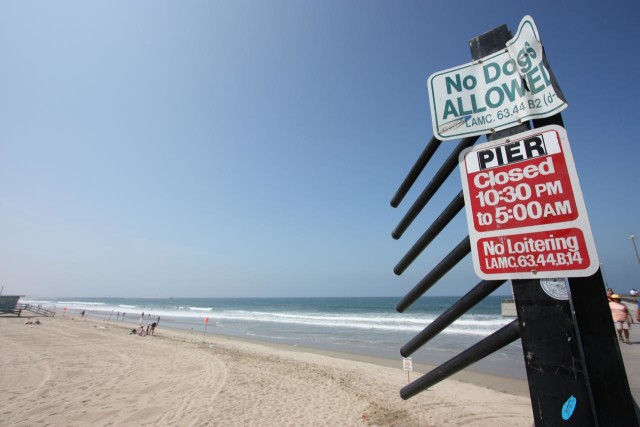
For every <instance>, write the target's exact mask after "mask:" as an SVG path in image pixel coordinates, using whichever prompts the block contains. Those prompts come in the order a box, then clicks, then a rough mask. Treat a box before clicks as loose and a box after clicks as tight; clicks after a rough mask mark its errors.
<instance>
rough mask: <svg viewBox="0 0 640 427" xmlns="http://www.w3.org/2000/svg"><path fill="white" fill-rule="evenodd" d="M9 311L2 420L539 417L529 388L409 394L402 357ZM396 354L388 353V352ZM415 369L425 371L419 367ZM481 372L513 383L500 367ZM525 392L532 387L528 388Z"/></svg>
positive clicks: (191, 422) (507, 421) (344, 422)
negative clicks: (398, 362)
mask: <svg viewBox="0 0 640 427" xmlns="http://www.w3.org/2000/svg"><path fill="white" fill-rule="evenodd" d="M41 321H42V324H41V325H26V324H25V322H26V319H25V318H15V317H14V318H10V317H3V318H0V331H1V333H0V378H2V387H0V425H7V426H63V425H64V426H141V425H151V426H169V425H175V426H269V425H278V426H287V425H289V426H328V425H331V426H354V425H371V426H378V425H379V426H390V425H394V426H403V425H406V426H530V425H532V416H531V407H530V403H529V399H528V397H526V396H522V395H515V394H506V393H503V392H500V391H496V390H492V389H489V388H487V387H484V386H481V385H478V384H471V383H468V382H462V381H458V380H447V381H445V382H443V383H440V384H439V385H437V386H435V387H433V388H432V389H430V390H428V391H426V392H423V393H422V394H420V395H418V396H416V397H414V398H413V399H410V400H409V401H403V400H402V399H401V398H400V397H399V390H400V388H401V387H402V386H403V385H405V384H406V382H407V373H406V372H404V371H403V370H402V368H401V366H398V367H390V366H383V365H384V364H385V363H384V362H382V363H377V361H376V359H375V358H363V357H359V356H353V355H343V356H344V357H341V354H338V353H335V354H324V353H322V352H316V351H309V350H307V349H298V348H296V347H287V346H281V345H275V344H273V345H272V344H264V343H259V342H250V341H244V340H237V339H230V338H227V337H221V336H216V335H214V334H212V333H211V332H208V333H207V335H206V338H205V339H204V341H205V342H203V334H202V332H189V331H175V330H167V329H163V328H162V327H159V328H158V330H157V331H156V335H155V336H147V337H140V336H137V335H129V331H130V329H131V327H133V326H134V325H133V324H131V325H130V326H129V327H127V325H123V324H118V325H114V324H113V323H111V324H109V325H107V324H106V323H105V322H104V321H101V320H97V319H89V320H86V321H85V320H78V319H77V318H75V319H74V320H71V319H70V318H63V317H60V316H57V317H56V318H42V319H41ZM386 364H388V362H386ZM411 375H412V379H415V378H417V377H418V375H419V373H418V372H412V373H411ZM489 377H491V376H484V377H482V376H481V377H473V376H471V377H470V378H472V381H473V380H474V379H475V381H474V382H476V383H478V382H483V381H484V379H487V383H488V384H490V386H492V387H493V388H497V389H500V387H501V384H502V385H503V386H504V389H507V390H509V389H510V387H511V388H513V387H512V386H510V385H509V384H507V383H508V381H507V383H504V381H501V379H500V378H499V377H493V378H492V379H493V382H491V381H489V380H490V379H491V378H489ZM520 394H522V393H520Z"/></svg>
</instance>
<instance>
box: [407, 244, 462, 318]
mask: <svg viewBox="0 0 640 427" xmlns="http://www.w3.org/2000/svg"><path fill="white" fill-rule="evenodd" d="M469 252H471V243H470V241H469V236H467V237H465V238H464V239H462V241H461V242H460V243H458V246H456V247H455V248H453V250H452V251H451V252H449V254H448V255H447V256H446V257H444V259H443V260H442V261H440V263H439V264H438V265H436V266H435V268H434V269H433V270H431V271H430V272H429V274H427V275H426V276H424V277H423V278H422V280H420V281H419V282H418V284H417V285H416V286H414V287H413V289H411V290H410V291H409V293H408V294H407V295H405V297H404V298H402V300H401V301H400V302H399V303H398V305H396V310H397V311H398V312H400V313H402V312H403V311H405V310H406V309H407V308H409V307H410V306H411V304H413V303H414V302H416V300H417V299H418V298H420V297H421V296H422V294H424V293H425V292H427V291H428V290H429V288H431V286H433V285H434V284H435V283H436V282H437V281H438V280H440V279H441V278H442V276H444V275H445V274H446V273H447V272H448V271H449V270H451V269H452V268H453V267H454V266H455V265H456V264H457V263H459V262H460V260H462V258H464V257H465V256H467V254H469Z"/></svg>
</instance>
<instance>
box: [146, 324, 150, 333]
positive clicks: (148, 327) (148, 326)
mask: <svg viewBox="0 0 640 427" xmlns="http://www.w3.org/2000/svg"><path fill="white" fill-rule="evenodd" d="M149 329H151V325H147V332H145V335H149Z"/></svg>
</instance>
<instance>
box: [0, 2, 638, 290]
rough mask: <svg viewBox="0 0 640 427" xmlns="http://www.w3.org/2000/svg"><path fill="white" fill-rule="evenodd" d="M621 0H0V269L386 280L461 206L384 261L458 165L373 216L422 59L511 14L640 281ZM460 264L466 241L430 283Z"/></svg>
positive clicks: (134, 279) (389, 181) (235, 282)
mask: <svg viewBox="0 0 640 427" xmlns="http://www.w3.org/2000/svg"><path fill="white" fill-rule="evenodd" d="M639 12H640V4H639V3H638V2H637V1H626V2H609V3H607V4H606V5H605V4H604V3H601V2H586V3H585V2H584V1H562V2H560V1H536V2H519V1H513V0H508V1H506V0H505V1H496V2H489V3H487V2H485V3H478V2H475V3H472V2H461V1H421V2H416V1H402V2H394V1H358V0H354V1H344V0H342V1H332V0H323V1H303V0H300V1H292V0H289V1H275V0H267V1H257V0H253V1H195V0H184V1H160V0H154V1H130V0H127V1H100V2H98V1H85V0H81V1H80V0H78V1H55V2H32V1H25V0H20V1H11V2H9V1H4V2H2V3H0V57H1V58H2V66H1V67H0V285H4V288H5V291H4V292H5V293H13V294H15V293H19V294H28V295H34V296H35V295H39V296H148V297H168V296H176V297H178V296H209V297H218V296H220V297H226V296H257V297H258V296H260V297H261V296H274V297H281V296H385V295H404V294H405V293H406V292H407V291H408V290H409V289H410V288H412V287H413V286H414V285H415V284H416V283H417V282H418V281H419V280H420V279H421V278H422V277H423V276H424V275H425V274H426V273H427V272H428V271H429V270H430V269H431V267H433V266H434V265H435V264H436V263H437V262H438V261H439V260H440V259H441V258H442V256H443V255H444V254H446V253H448V252H449V250H450V249H451V248H453V246H454V245H455V244H457V243H458V242H459V241H460V240H461V239H462V238H463V237H464V236H466V235H467V229H466V222H465V218H464V215H463V214H462V213H461V214H459V215H458V217H456V219H455V220H454V221H453V223H452V225H451V226H450V227H449V228H448V229H447V230H446V231H445V232H444V233H443V234H442V235H441V236H440V237H438V238H437V239H436V240H435V241H434V243H433V245H432V246H431V247H430V248H428V249H427V251H425V252H424V253H423V254H422V256H421V257H420V258H419V259H418V261H416V262H415V263H414V264H413V265H412V266H411V267H410V268H409V269H408V270H407V271H406V272H405V273H404V274H403V275H402V276H399V277H398V276H395V275H394V274H393V271H392V270H393V266H394V265H395V264H396V262H397V261H398V260H399V259H400V258H401V257H402V256H403V255H404V253H405V252H406V251H407V250H408V248H409V247H410V246H411V245H412V244H413V243H414V241H415V240H416V239H417V238H418V237H419V236H420V235H421V234H422V233H423V232H424V230H425V229H426V227H427V226H428V225H429V224H430V223H431V222H432V221H433V220H434V219H435V217H436V216H437V215H438V214H439V213H440V211H441V210H442V209H443V208H444V207H445V206H446V204H448V202H449V201H450V199H451V198H452V197H453V196H454V195H455V194H457V192H458V191H459V189H460V177H459V174H458V173H457V172H455V173H454V174H453V175H452V176H451V177H450V178H449V180H448V181H447V184H446V185H445V187H444V189H443V190H442V191H441V192H439V193H438V195H437V196H436V197H434V199H433V200H432V202H431V204H430V205H429V206H428V207H427V208H426V209H425V210H424V211H423V213H422V214H421V215H420V217H419V218H418V219H417V220H416V221H415V222H414V223H413V225H412V226H411V227H410V228H409V230H408V231H407V232H406V233H405V235H404V236H403V237H402V238H401V239H400V240H398V241H396V240H393V239H392V238H391V231H392V230H393V229H394V228H395V226H396V224H397V223H398V221H399V220H400V219H401V218H402V216H403V215H404V213H405V212H406V210H407V209H408V207H409V206H410V204H411V203H412V202H413V201H414V200H415V198H416V197H417V195H418V194H419V192H420V188H414V189H413V190H412V191H411V192H410V193H409V195H408V196H407V198H406V199H405V201H404V202H403V203H402V204H401V205H400V207H399V208H398V209H393V208H391V207H390V205H389V201H390V199H391V197H392V196H393V194H394V193H395V191H396V189H397V187H398V185H399V184H400V183H401V182H402V180H403V179H404V177H405V175H406V173H407V172H408V170H409V169H410V167H411V166H412V165H413V162H414V161H415V159H416V158H417V157H418V156H419V154H420V153H421V152H422V150H423V148H424V146H425V144H426V142H427V141H428V140H429V139H430V137H431V134H432V132H431V118H430V114H429V105H428V97H427V87H426V81H427V78H428V76H429V75H430V74H431V73H434V72H436V71H439V70H444V69H446V68H450V67H453V66H456V65H460V64H463V63H466V62H468V61H469V60H470V53H469V48H468V41H469V40H470V39H471V38H473V37H474V36H476V35H479V34H481V33H484V32H486V31H488V30H490V29H492V28H494V27H496V26H499V25H501V24H507V25H508V26H509V28H510V29H511V30H512V31H514V32H515V30H516V29H517V26H518V23H519V22H520V20H521V19H522V17H523V16H524V15H527V14H529V15H531V16H532V17H533V18H534V20H535V21H536V23H537V25H538V29H539V31H540V35H541V38H542V42H543V44H544V46H545V48H546V51H547V55H548V58H549V62H550V64H551V66H552V68H553V70H554V73H555V74H556V76H557V78H558V81H559V83H560V86H561V87H562V89H563V91H564V94H565V95H566V98H567V100H568V102H569V107H568V109H567V110H565V112H564V113H563V117H564V120H565V126H566V128H567V131H568V134H569V139H570V141H571V144H572V149H573V153H574V158H575V162H576V165H577V169H578V174H579V176H580V180H581V183H582V188H583V192H584V196H585V200H586V204H587V209H588V211H589V215H590V219H591V225H592V229H593V232H594V235H595V241H596V245H597V247H598V252H599V255H600V260H601V262H602V263H603V265H604V270H605V276H606V278H607V280H608V282H609V284H610V286H612V287H613V288H615V289H616V290H619V291H628V290H629V289H630V288H631V287H640V280H639V279H640V266H639V265H638V261H637V259H636V257H635V253H634V251H633V246H632V244H631V242H630V241H629V240H628V236H629V232H630V231H632V232H634V233H636V234H639V235H640V219H639V215H638V214H639V207H640V197H639V196H640V194H639V191H638V178H637V177H638V161H639V159H640V148H639V147H640V142H638V139H639V138H638V137H637V136H635V135H634V131H636V133H637V128H636V126H637V125H638V117H639V113H640V108H639V107H638V99H637V98H638V95H639V94H640V90H639V89H638V84H637V82H636V80H637V78H636V76H637V70H638V69H640V59H639V56H638V54H637V52H638V45H639V43H640V32H639V31H638V22H639V21H640V13H639ZM483 140H484V139H483ZM454 144H455V142H447V143H443V146H442V148H441V149H440V151H439V152H438V154H437V156H436V158H435V159H434V161H433V162H432V164H431V165H430V166H429V167H428V168H427V170H425V172H424V173H423V175H422V176H421V178H420V180H419V182H418V186H424V184H425V183H426V182H428V181H429V180H430V178H431V176H432V174H433V172H434V171H435V169H436V164H438V163H440V162H442V160H443V159H444V158H445V157H446V156H448V154H449V152H450V151H451V149H452V148H453V146H454ZM477 282H478V279H477V278H476V277H475V276H474V274H473V270H472V267H471V257H470V256H469V257H467V258H465V260H464V261H463V262H462V263H461V264H460V265H459V266H458V267H456V268H455V269H454V270H453V271H452V272H451V273H450V274H449V275H448V276H446V277H445V279H443V280H442V281H441V282H439V283H438V284H437V285H436V286H435V287H434V288H433V289H432V290H431V292H430V293H429V295H459V294H463V293H465V292H466V291H468V290H469V289H470V288H471V287H472V286H473V285H475V284H476V283H477ZM500 292H501V293H509V292H510V290H509V288H507V287H503V288H501V289H500Z"/></svg>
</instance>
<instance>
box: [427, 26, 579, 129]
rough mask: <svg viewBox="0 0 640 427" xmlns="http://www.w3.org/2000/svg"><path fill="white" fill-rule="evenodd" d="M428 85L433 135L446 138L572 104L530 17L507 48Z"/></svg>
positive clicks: (549, 113) (432, 78)
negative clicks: (568, 100) (556, 76)
mask: <svg viewBox="0 0 640 427" xmlns="http://www.w3.org/2000/svg"><path fill="white" fill-rule="evenodd" d="M427 86H428V88H429V103H430V106H431V123H432V126H433V134H434V135H435V136H436V137H438V138H439V139H441V140H447V139H457V138H462V137H466V136H473V135H483V134H486V133H492V132H495V131H497V130H500V129H504V128H508V127H512V126H516V125H518V124H520V123H522V122H524V121H526V120H529V119H535V118H544V117H549V116H552V115H554V114H557V113H559V112H561V111H562V110H564V109H565V108H566V107H567V103H566V101H565V99H564V95H563V94H562V91H561V90H560V87H559V86H558V85H557V82H556V81H555V78H554V76H553V74H552V72H551V68H550V67H549V64H548V63H547V59H546V57H545V54H544V50H543V48H542V43H541V42H540V35H539V34H538V29H537V28H536V24H535V23H534V22H533V18H531V17H530V16H525V17H524V18H523V19H522V21H521V22H520V26H519V27H518V32H517V33H516V35H515V37H513V38H512V39H511V40H509V41H508V42H507V43H506V45H505V49H504V50H501V51H499V52H497V53H494V54H492V55H489V56H486V57H484V58H482V59H479V60H477V61H474V62H471V63H468V64H465V65H461V66H458V67H454V68H450V69H448V70H444V71H439V72H437V73H434V74H432V75H431V76H430V77H429V80H428V83H427Z"/></svg>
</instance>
